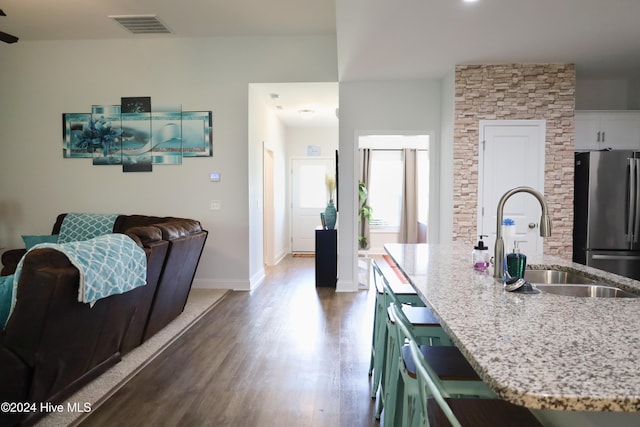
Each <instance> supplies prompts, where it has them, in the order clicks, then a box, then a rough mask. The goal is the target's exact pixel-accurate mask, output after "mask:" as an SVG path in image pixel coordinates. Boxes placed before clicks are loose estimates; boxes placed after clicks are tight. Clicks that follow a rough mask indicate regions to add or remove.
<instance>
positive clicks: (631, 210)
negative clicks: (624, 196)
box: [625, 158, 636, 242]
mask: <svg viewBox="0 0 640 427" xmlns="http://www.w3.org/2000/svg"><path fill="white" fill-rule="evenodd" d="M627 161H628V162H629V178H628V181H627V184H628V185H629V206H628V212H627V224H626V226H627V235H626V239H625V240H626V241H627V242H633V231H634V230H633V226H634V225H635V218H634V217H635V210H636V209H635V208H636V167H635V165H636V162H635V159H633V158H628V159H627Z"/></svg>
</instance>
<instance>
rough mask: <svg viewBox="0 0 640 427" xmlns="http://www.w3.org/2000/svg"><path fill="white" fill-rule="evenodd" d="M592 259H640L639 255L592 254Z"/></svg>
mask: <svg viewBox="0 0 640 427" xmlns="http://www.w3.org/2000/svg"><path fill="white" fill-rule="evenodd" d="M591 258H592V259H602V260H620V259H624V260H630V261H640V255H592V256H591Z"/></svg>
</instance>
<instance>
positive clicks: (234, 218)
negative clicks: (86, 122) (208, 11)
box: [0, 37, 337, 289]
mask: <svg viewBox="0 0 640 427" xmlns="http://www.w3.org/2000/svg"><path fill="white" fill-rule="evenodd" d="M335 46H336V41H335V38H334V37H296V38H284V37H282V38H279V37H273V38H267V37H260V38H208V39H207V38H199V39H178V38H172V39H164V38H153V39H136V40H102V41H89V40H86V41H47V42H29V41H24V42H22V41H21V42H20V43H19V44H16V45H11V46H2V48H1V49H0V64H2V77H3V78H2V79H0V99H1V100H2V102H1V103H0V144H1V146H2V156H1V157H0V204H1V205H2V209H0V212H5V213H4V214H3V215H2V217H1V218H0V222H1V223H2V229H3V230H5V232H4V234H3V235H2V236H1V237H2V239H3V241H2V242H0V243H1V244H2V246H9V247H19V246H22V242H21V239H20V235H21V234H44V233H49V232H51V226H52V225H53V222H54V220H55V217H56V215H57V214H58V213H60V212H69V211H76V212H77V211H81V212H102V213H106V212H115V213H139V214H151V215H175V216H184V217H190V218H194V219H197V220H200V221H201V222H202V224H203V226H204V228H206V229H208V230H209V232H210V234H209V238H208V240H207V244H206V247H205V250H204V253H203V257H202V259H201V261H200V266H199V268H198V272H197V274H196V283H195V286H209V287H226V288H228V287H231V288H236V289H249V287H250V280H251V278H252V277H259V275H260V269H261V268H262V251H261V250H260V249H261V244H262V243H261V242H259V243H257V242H254V241H251V243H250V240H251V239H252V238H253V237H255V236H256V235H257V234H259V233H260V232H261V227H262V225H261V224H262V213H261V212H260V210H259V208H258V207H256V205H254V204H253V202H254V201H256V200H261V192H262V176H261V174H262V168H261V167H255V166H256V165H259V164H260V160H259V159H261V158H262V145H261V142H260V141H259V140H257V139H256V140H252V141H249V136H248V135H249V123H248V115H249V111H248V98H249V97H248V84H249V83H254V82H291V81H313V82H321V81H336V80H337V64H336V47H335ZM292 58H295V60H292ZM123 96H151V98H152V106H153V104H154V103H173V104H176V103H177V104H182V106H183V109H184V110H205V111H207V110H211V111H213V157H211V158H191V159H185V161H184V163H183V164H182V165H181V166H154V170H153V172H151V173H123V172H122V169H121V168H120V167H117V166H100V167H99V166H93V165H92V164H91V160H90V159H63V158H62V144H61V140H62V119H61V117H62V114H63V113H78V112H89V111H90V109H91V105H92V104H119V102H120V97H123ZM250 144H251V145H250ZM212 171H216V172H220V174H221V177H222V180H221V182H218V183H212V182H210V181H209V173H210V172H212ZM211 199H217V200H220V201H221V207H222V209H221V210H220V211H211V210H210V209H209V204H210V200H211ZM255 240H258V239H255Z"/></svg>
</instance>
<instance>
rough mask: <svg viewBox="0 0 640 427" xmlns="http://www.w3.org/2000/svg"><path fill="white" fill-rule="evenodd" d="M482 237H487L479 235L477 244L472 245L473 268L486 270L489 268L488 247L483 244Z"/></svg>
mask: <svg viewBox="0 0 640 427" xmlns="http://www.w3.org/2000/svg"><path fill="white" fill-rule="evenodd" d="M483 237H487V236H486V235H484V234H481V235H480V240H479V241H478V244H477V245H476V246H474V247H473V253H472V258H473V269H474V270H478V271H487V268H489V248H488V247H486V246H485V244H484V242H483V241H482V238H483Z"/></svg>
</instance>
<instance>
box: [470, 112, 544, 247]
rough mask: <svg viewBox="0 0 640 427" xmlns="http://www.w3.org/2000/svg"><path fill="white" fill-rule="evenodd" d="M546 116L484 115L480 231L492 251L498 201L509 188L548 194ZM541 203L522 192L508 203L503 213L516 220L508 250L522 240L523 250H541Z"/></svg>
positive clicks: (479, 175)
mask: <svg viewBox="0 0 640 427" xmlns="http://www.w3.org/2000/svg"><path fill="white" fill-rule="evenodd" d="M545 129H546V126H545V122H544V121H543V120H517V121H516V120H482V121H480V147H479V148H480V150H479V158H478V161H479V162H478V234H484V235H487V236H489V237H488V238H487V239H486V240H485V241H486V242H487V245H488V246H489V249H490V251H491V252H493V245H494V243H495V236H496V220H497V206H498V201H499V200H500V198H501V197H502V195H503V194H504V193H505V192H507V191H508V190H510V189H512V188H514V187H519V186H528V187H532V188H533V189H535V190H537V191H539V192H541V193H543V194H544V145H545ZM541 212H542V211H541V208H540V204H539V203H538V201H537V199H536V198H535V197H533V196H532V195H531V194H527V193H518V194H515V195H513V196H512V197H511V198H510V199H509V200H508V201H507V203H506V204H505V207H504V218H510V219H512V220H513V221H515V225H516V226H515V235H514V236H513V237H512V238H509V239H506V240H505V253H509V252H511V251H512V250H513V244H514V241H516V240H517V241H520V243H519V247H520V248H521V251H522V253H524V254H525V255H526V254H532V255H533V254H542V243H543V242H542V238H541V237H540V230H539V226H540V214H541Z"/></svg>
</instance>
